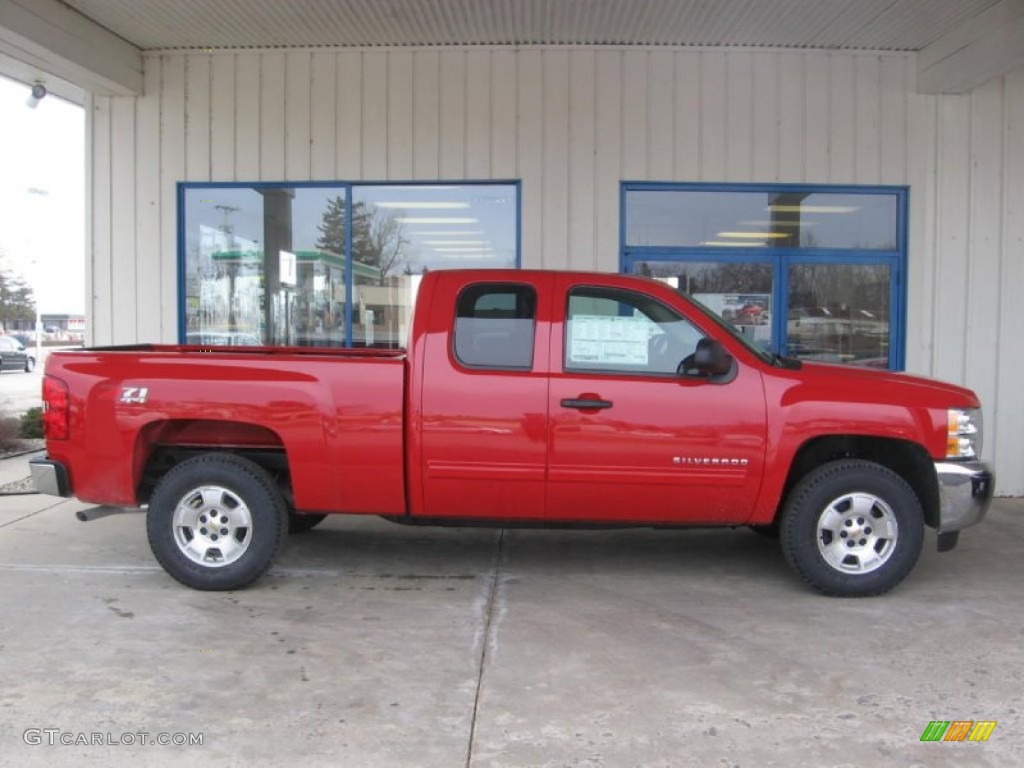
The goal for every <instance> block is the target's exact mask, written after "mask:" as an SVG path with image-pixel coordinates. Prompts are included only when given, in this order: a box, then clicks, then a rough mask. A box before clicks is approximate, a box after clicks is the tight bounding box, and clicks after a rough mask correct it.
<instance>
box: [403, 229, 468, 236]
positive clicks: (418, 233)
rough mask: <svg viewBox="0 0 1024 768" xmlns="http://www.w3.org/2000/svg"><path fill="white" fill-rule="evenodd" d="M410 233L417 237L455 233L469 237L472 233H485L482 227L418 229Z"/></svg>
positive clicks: (451, 234)
mask: <svg viewBox="0 0 1024 768" xmlns="http://www.w3.org/2000/svg"><path fill="white" fill-rule="evenodd" d="M409 234H410V235H416V236H417V237H451V236H454V235H458V236H460V237H469V236H470V235H482V234H484V231H483V230H482V229H437V230H423V229H418V230H416V231H415V232H410V233H409Z"/></svg>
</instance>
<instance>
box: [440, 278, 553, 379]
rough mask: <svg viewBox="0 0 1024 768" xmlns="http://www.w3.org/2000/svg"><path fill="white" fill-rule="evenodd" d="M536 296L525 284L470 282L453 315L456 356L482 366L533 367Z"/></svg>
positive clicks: (472, 365) (471, 363)
mask: <svg viewBox="0 0 1024 768" xmlns="http://www.w3.org/2000/svg"><path fill="white" fill-rule="evenodd" d="M536 306H537V297H536V294H535V293H534V290H533V289H532V288H530V287H529V286H525V285H472V286H469V287H468V288H466V289H465V290H463V291H462V293H461V294H460V295H459V299H458V302H457V306H456V314H455V356H456V357H457V358H458V359H459V361H460V362H462V363H463V364H465V365H468V366H471V367H483V368H513V369H519V370H529V369H530V368H531V367H533V335H534V315H535V311H536Z"/></svg>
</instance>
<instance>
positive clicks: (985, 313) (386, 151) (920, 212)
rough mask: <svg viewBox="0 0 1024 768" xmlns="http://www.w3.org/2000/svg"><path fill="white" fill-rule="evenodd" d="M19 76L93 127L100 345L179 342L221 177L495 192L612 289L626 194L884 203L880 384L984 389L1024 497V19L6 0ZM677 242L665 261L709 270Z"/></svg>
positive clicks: (94, 281)
mask: <svg viewBox="0 0 1024 768" xmlns="http://www.w3.org/2000/svg"><path fill="white" fill-rule="evenodd" d="M0 74H4V75H6V76H9V77H13V78H15V79H18V80H21V81H23V82H25V83H26V84H31V83H33V82H42V83H43V84H45V85H46V87H47V88H48V89H49V90H50V91H51V92H53V93H57V94H60V95H63V96H66V97H68V98H71V99H73V100H78V101H81V102H82V103H84V104H85V105H86V108H87V110H88V116H87V126H88V144H87V146H88V152H87V154H88V165H89V168H88V170H89V179H90V180H89V202H88V208H87V210H88V232H89V234H88V240H89V242H88V248H87V253H88V261H89V263H88V273H87V281H88V294H89V295H88V301H87V311H88V327H89V330H90V334H91V339H90V341H91V342H93V343H111V342H113V343H123V342H133V341H143V340H144V341H157V340H159V341H164V342H173V341H178V340H179V339H182V336H183V335H184V334H185V333H186V330H187V329H186V326H185V319H184V318H185V315H186V314H188V313H190V312H192V310H193V307H192V305H191V304H189V303H188V302H190V301H192V300H193V297H192V296H191V294H190V293H189V290H190V289H188V288H186V287H185V283H187V281H188V280H189V279H190V278H189V275H190V274H191V273H189V272H188V270H189V269H193V266H189V265H188V264H186V263H185V262H187V260H188V258H190V257H188V256H187V255H186V250H187V248H186V244H185V242H184V240H185V239H187V235H186V227H187V226H191V225H190V224H188V222H187V221H186V219H187V214H186V212H185V211H184V210H183V209H184V207H185V205H186V203H187V201H188V200H189V198H188V195H189V194H190V192H189V190H196V195H198V196H200V197H201V196H202V194H203V193H202V190H204V189H213V188H215V187H217V185H218V184H220V183H234V184H235V185H236V186H237V187H245V188H251V189H255V190H257V191H260V190H263V192H265V191H266V190H268V189H270V190H272V189H280V188H282V187H288V188H289V189H291V188H292V187H295V188H298V187H299V186H300V185H301V183H302V182H310V181H319V182H325V183H333V182H337V184H338V189H339V190H340V191H339V192H338V196H339V198H340V197H342V196H343V195H347V196H348V198H352V197H353V196H358V195H359V194H360V185H361V184H368V183H372V184H374V185H377V186H382V187H386V186H387V183H388V182H406V183H408V182H420V183H424V184H427V183H429V182H435V183H440V182H451V183H458V184H460V185H467V186H469V187H473V185H474V184H475V183H476V182H495V181H500V182H503V183H508V184H509V185H511V186H512V189H513V192H514V194H515V196H516V202H515V215H514V224H515V227H516V235H515V237H516V250H517V255H516V259H517V262H518V263H519V264H521V265H522V266H524V267H551V268H566V267H568V268H573V269H599V270H606V271H617V270H620V269H624V268H626V267H627V266H629V265H635V263H637V262H636V259H638V258H640V257H639V256H636V254H632V255H631V253H632V252H631V251H630V247H631V243H630V237H631V235H630V234H629V233H628V232H627V231H626V230H627V226H626V222H625V221H624V219H625V218H626V215H627V214H626V213H625V211H627V210H628V208H627V206H628V205H629V204H630V203H629V200H628V198H629V191H628V190H629V189H630V187H629V185H630V184H634V187H632V188H635V189H636V190H639V191H643V190H646V189H649V188H648V187H646V186H645V185H644V183H645V182H657V183H658V184H659V185H661V186H654V187H650V189H652V190H662V191H667V192H672V191H680V192H688V191H694V190H696V191H700V190H701V189H702V187H701V186H700V185H701V184H707V185H708V186H707V191H708V192H716V191H717V192H726V193H728V192H741V193H742V192H743V191H744V190H746V189H747V187H745V186H743V185H746V184H755V185H761V186H759V187H757V188H754V189H755V191H756V192H757V193H758V194H769V195H774V194H780V193H785V194H789V193H790V191H791V190H797V191H799V189H800V188H801V187H805V188H806V189H807V190H808V192H807V193H808V194H811V193H822V192H825V193H829V192H830V190H832V189H833V188H832V187H822V186H821V185H836V186H835V187H834V190H835V191H836V193H837V194H848V193H854V194H856V193H857V192H858V190H859V189H860V188H864V189H865V190H867V191H869V192H870V191H879V190H881V192H883V193H885V194H888V193H889V192H891V193H892V194H893V195H896V196H897V197H898V198H899V200H900V201H903V203H905V206H906V209H905V211H903V212H902V213H900V218H899V221H898V222H897V225H896V226H895V229H897V230H900V233H899V244H898V245H888V246H885V248H891V250H892V253H893V254H894V255H892V257H891V262H885V264H890V263H891V265H893V268H892V271H891V273H886V274H887V275H888V277H886V280H887V281H888V282H886V283H885V285H886V286H888V288H883V290H882V292H883V293H884V292H885V290H889V289H891V295H892V297H893V302H892V304H891V305H890V304H888V303H886V312H891V313H892V316H891V318H889V319H887V320H886V322H887V323H888V322H890V320H891V327H892V328H893V330H892V332H891V334H890V336H889V337H887V338H888V339H889V340H891V345H892V346H891V347H890V346H889V343H890V342H889V341H886V342H885V343H884V344H883V345H882V348H883V352H884V356H883V358H884V359H883V363H884V362H889V363H890V364H891V363H893V362H895V363H896V365H895V367H901V368H905V369H906V370H908V371H910V372H914V373H920V374H925V375H931V376H936V377H939V378H943V379H947V380H951V381H954V382H958V383H964V384H966V385H967V386H970V387H972V388H973V389H975V390H976V391H977V392H978V393H979V395H980V396H981V398H982V401H983V403H984V404H985V409H986V421H987V430H986V431H987V434H986V446H985V453H986V455H987V456H988V457H989V458H990V459H994V462H995V465H996V469H997V475H998V492H999V493H1002V494H1011V495H1022V494H1024V439H1022V437H1021V436H1022V435H1024V399H1022V397H1021V392H1022V391H1024V354H1021V352H1020V349H1019V344H1018V343H1017V337H1016V335H1015V331H1014V328H1016V326H1017V323H1018V322H1020V319H1019V307H1020V302H1021V297H1022V294H1024V2H1021V0H859V1H858V2H856V3H853V2H830V1H829V0H721V1H720V2H714V3H709V2H702V0H632V1H628V0H436V2H418V1H417V0H389V1H388V2H384V1H383V0H381V1H380V2H376V1H374V2H371V1H370V0H306V2H295V3H290V4H282V3H277V2H274V0H206V1H205V2H202V3H192V2H169V1H168V0H65V2H59V1H58V0H0ZM181 182H205V183H209V184H210V186H208V187H207V186H201V185H197V186H194V187H188V186H185V187H182V186H180V183H181ZM259 182H267V183H270V186H267V187H265V188H264V187H260V186H259V184H258V183H259ZM285 182H287V183H288V184H287V185H284V184H283V183H285ZM676 183H678V184H680V186H678V187H676V186H673V185H675V184H676ZM275 185H276V186H275ZM733 185H737V186H733ZM225 188H227V189H231V188H232V187H225ZM263 192H261V194H263ZM288 194H289V195H292V192H289V193H288ZM801 194H803V193H801ZM271 196H272V195H269V194H264V198H269V197H271ZM368 199H369V198H368ZM375 199H377V200H379V198H375ZM196 200H197V202H203V200H201V199H199V198H198V197H197V198H196ZM382 204H386V203H382ZM268 205H269V203H268ZM452 205H455V203H452ZM835 208H836V209H838V207H835ZM236 209H237V206H236V205H235V204H231V205H228V204H226V203H225V204H222V205H221V206H220V207H219V208H218V210H219V211H220V212H221V213H222V214H223V215H224V217H225V221H227V216H228V214H229V213H230V212H233V211H234V210H236ZM348 210H349V213H350V214H351V212H352V209H351V208H349V209H348ZM265 215H266V214H265ZM410 220H411V219H410ZM748 223H749V222H748ZM197 226H200V229H201V225H197ZM212 229H213V230H216V229H217V228H216V227H212ZM221 229H222V231H223V232H228V231H229V227H228V226H227V225H226V224H225V225H224V226H223V227H222V228H221ZM207 230H208V231H210V230H211V227H209V226H208V227H207ZM197 231H199V230H197ZM253 242H255V240H253ZM651 242H653V241H651ZM813 242H815V243H817V244H818V245H819V246H820V245H821V243H820V241H818V240H813ZM680 245H681V249H680V250H679V252H678V254H676V255H672V254H669V255H668V256H666V254H665V253H664V252H661V251H652V252H651V253H652V254H660V256H659V258H662V257H664V258H677V257H678V258H680V259H681V260H682V262H685V261H686V260H687V259H689V261H690V262H692V261H693V260H694V259H697V258H698V256H699V255H700V253H704V256H703V257H702V258H704V259H705V261H706V260H709V259H713V258H715V256H714V253H712V252H711V251H708V250H707V248H709V247H711V246H712V243H710V242H709V241H701V242H694V243H689V244H686V243H681V244H680ZM719 245H721V243H719ZM769 245H771V243H769ZM804 245H807V243H804ZM289 246H290V243H289ZM253 247H254V248H255V247H256V246H253ZM259 247H260V248H264V249H269V248H270V243H269V241H268V242H267V243H264V244H263V245H261V246H259ZM850 247H851V248H853V249H861V248H863V247H864V245H863V243H861V242H860V241H857V242H856V243H854V244H853V245H851V246H850ZM868 247H869V248H870V247H871V246H868ZM687 248H689V250H687ZM702 248H703V249H704V250H703V251H702V250H701V249H702ZM295 249H296V250H297V249H298V244H296V246H295ZM739 250H740V251H743V252H747V251H744V250H743V249H739ZM747 250H749V249H747ZM769 250H770V249H769ZM812 250H813V249H812ZM221 253H229V251H228V250H225V249H224V248H222V250H221ZM766 253H767V252H766ZM772 253H776V251H772ZM779 253H781V252H779ZM808 253H809V254H810V255H809V256H808V258H812V257H813V255H814V254H813V253H810V252H808ZM858 253H861V251H858ZM679 254H682V255H681V256H680V255H679ZM851 254H852V251H851ZM321 255H322V254H321ZM861 255H863V254H861ZM755 256H756V254H755ZM300 258H301V254H300ZM318 258H319V257H318ZM779 258H780V259H783V260H785V259H787V258H788V255H786V254H782V255H781V256H779ZM856 258H860V257H859V256H856V254H854V255H851V256H850V258H849V259H847V258H846V256H843V257H842V258H840V259H839V260H838V261H837V262H836V263H843V264H845V263H847V262H849V261H850V259H853V260H854V261H856ZM886 258H889V257H886ZM844 259H846V261H844ZM755 260H756V259H755ZM243 261H244V260H243V259H242V258H241V257H239V259H236V262H232V263H235V266H234V267H233V269H235V270H236V273H235V275H237V274H238V273H239V272H238V271H239V270H242V271H244V269H245V267H244V264H243ZM682 262H681V263H682ZM770 262H771V260H770V259H767V257H766V258H765V259H762V260H761V262H759V263H764V264H769V266H770ZM225 263H227V262H225ZM779 263H784V264H788V263H789V262H788V261H782V262H779ZM858 263H859V262H858ZM349 264H351V261H350V262H349ZM885 264H883V267H884V266H885ZM194 268H195V269H198V267H194ZM772 268H776V267H772ZM275 269H276V267H275ZM310 269H312V267H310ZM317 269H322V270H325V271H323V274H321V273H319V272H318V273H317V274H318V275H320V279H321V283H320V286H321V288H322V287H323V285H324V284H325V283H324V281H328V282H329V281H330V271H329V270H330V266H329V265H326V262H325V265H321V266H319V267H317ZM339 269H341V268H340V267H339ZM348 271H349V272H350V273H351V272H352V270H351V269H349V270H348ZM197 274H198V273H197ZM310 274H311V275H312V274H313V273H312V272H310ZM339 274H340V273H339ZM235 275H233V276H232V280H233V281H234V280H235V279H236V276H235ZM261 279H262V278H261ZM275 279H277V278H275ZM351 280H352V278H349V282H350V283H351ZM381 282H383V281H381ZM773 285H774V287H771V288H769V289H766V290H768V291H769V293H766V294H764V295H766V296H768V295H769V294H770V296H771V297H774V300H775V301H776V303H777V304H778V303H779V302H780V300H781V305H780V310H781V311H782V312H783V313H785V310H786V308H787V307H788V322H789V323H791V324H792V323H795V322H796V320H794V318H797V320H798V319H799V318H800V317H801V316H802V315H801V312H804V313H805V314H806V311H805V310H804V309H801V310H800V311H797V309H798V308H797V307H796V305H795V303H794V302H796V299H795V298H793V294H792V292H790V294H785V284H783V287H782V289H781V290H782V291H783V293H781V294H777V293H775V291H777V290H779V288H778V284H773ZM232 290H234V282H232ZM348 290H349V293H348V294H347V299H345V300H343V297H345V296H346V294H345V293H344V291H342V290H340V289H339V291H338V293H337V297H336V298H337V300H338V304H339V306H342V305H349V306H350V305H351V303H352V293H351V290H352V289H351V285H350V286H349V288H348ZM751 290H752V289H750V288H749V287H748V288H742V287H737V288H736V290H735V293H736V295H737V296H740V295H741V294H743V293H744V291H745V292H747V293H750V291H751ZM367 295H369V292H367ZM197 296H198V294H197ZM329 298H330V297H329ZM232 300H233V299H232ZM195 301H197V302H199V304H196V307H198V309H197V310H196V311H197V312H198V311H200V310H201V311H203V312H205V311H207V310H206V308H205V305H203V304H202V302H203V301H205V299H202V298H201V297H200V298H195ZM787 302H788V303H787ZM886 302H888V299H886ZM329 303H330V300H328V304H329ZM741 303H742V297H741ZM811 303H812V304H813V302H811ZM821 303H822V305H823V306H821V307H820V308H817V309H818V310H819V314H825V315H829V314H830V312H831V314H834V313H835V310H831V311H830V310H829V309H828V308H827V307H826V306H824V304H825V302H824V300H822V302H821ZM812 309H813V307H812ZM312 311H313V310H310V312H311V313H312ZM348 311H350V310H348ZM318 312H319V314H318V315H317V321H316V322H317V323H319V324H321V325H322V324H323V322H324V318H325V317H326V316H327V314H328V313H329V308H328V309H327V310H318ZM901 313H902V314H901ZM863 314H864V315H866V316H872V315H871V313H869V312H867V311H865V312H863ZM311 316H312V315H311ZM349 317H350V318H351V317H352V316H349ZM370 317H373V315H372V314H371V315H370ZM373 322H374V321H372V320H371V321H370V324H371V325H372V324H373ZM786 323H787V320H786V317H782V319H781V320H780V321H779V325H778V328H779V332H780V333H781V335H782V337H783V339H784V338H786V335H787V333H788V334H789V335H790V336H792V335H793V334H794V333H795V330H794V327H793V326H792V325H790V326H789V327H788V328H787V325H786ZM189 327H191V326H189ZM886 327H889V326H886ZM234 330H235V329H234V328H232V331H234ZM348 338H349V341H351V332H349V337H348ZM893 350H895V351H893Z"/></svg>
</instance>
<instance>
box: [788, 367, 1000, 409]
mask: <svg viewBox="0 0 1024 768" xmlns="http://www.w3.org/2000/svg"><path fill="white" fill-rule="evenodd" d="M783 375H784V376H786V377H787V378H788V377H790V376H791V377H793V378H794V379H798V380H800V381H802V382H803V383H804V384H805V385H807V386H810V387H812V388H814V389H817V388H818V387H821V388H822V389H823V390H824V391H825V392H827V393H828V394H829V395H830V396H831V397H838V398H842V399H843V400H847V401H851V402H857V401H860V402H868V403H893V404H899V405H907V404H908V401H909V402H910V403H912V404H913V405H917V406H923V407H925V408H979V407H981V403H980V401H979V400H978V396H977V395H975V394H974V392H972V391H971V390H969V389H967V388H966V387H961V386H957V385H956V384H949V383H947V382H944V381H939V380H937V379H929V378H925V377H924V376H914V375H911V374H909V373H896V372H893V371H881V370H876V369H872V368H860V367H857V366H852V365H830V364H827V363H814V362H807V361H804V363H803V365H802V366H801V367H800V369H799V370H794V371H785V372H784V373H783Z"/></svg>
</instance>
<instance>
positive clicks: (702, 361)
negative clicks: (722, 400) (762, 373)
mask: <svg viewBox="0 0 1024 768" xmlns="http://www.w3.org/2000/svg"><path fill="white" fill-rule="evenodd" d="M736 372H737V368H736V361H735V360H734V359H733V356H732V355H730V354H729V353H728V352H727V351H726V349H725V347H723V346H722V343H721V342H720V341H716V340H715V339H709V338H707V337H705V338H703V339H701V340H700V341H698V342H697V349H696V350H695V351H694V353H693V354H692V355H689V356H688V357H687V358H686V359H684V360H683V362H681V363H680V364H679V370H678V373H679V375H680V376H705V377H707V378H708V379H710V380H711V381H712V382H714V383H716V384H728V383H729V382H730V381H732V380H733V379H734V378H735V377H736Z"/></svg>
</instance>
